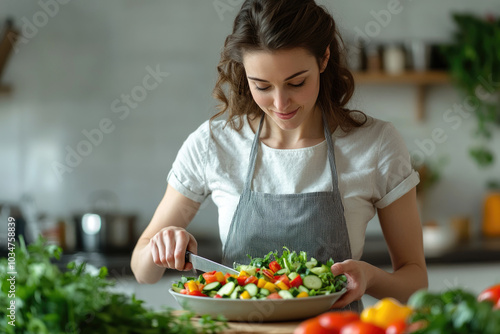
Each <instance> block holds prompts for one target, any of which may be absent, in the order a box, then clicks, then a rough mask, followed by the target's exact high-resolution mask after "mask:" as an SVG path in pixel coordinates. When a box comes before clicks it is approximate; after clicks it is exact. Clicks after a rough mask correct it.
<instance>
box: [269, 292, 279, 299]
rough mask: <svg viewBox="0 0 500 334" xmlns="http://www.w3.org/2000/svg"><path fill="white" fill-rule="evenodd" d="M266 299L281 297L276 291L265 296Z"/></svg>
mask: <svg viewBox="0 0 500 334" xmlns="http://www.w3.org/2000/svg"><path fill="white" fill-rule="evenodd" d="M266 299H283V298H281V296H280V295H279V294H278V293H277V292H273V293H271V294H270V295H269V296H267V297H266Z"/></svg>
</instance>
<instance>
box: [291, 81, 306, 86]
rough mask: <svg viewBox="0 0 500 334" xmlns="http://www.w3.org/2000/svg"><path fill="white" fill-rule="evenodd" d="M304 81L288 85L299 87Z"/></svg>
mask: <svg viewBox="0 0 500 334" xmlns="http://www.w3.org/2000/svg"><path fill="white" fill-rule="evenodd" d="M305 82H306V81H305V80H304V81H302V82H301V83H298V84H290V86H292V87H301V86H304V83H305Z"/></svg>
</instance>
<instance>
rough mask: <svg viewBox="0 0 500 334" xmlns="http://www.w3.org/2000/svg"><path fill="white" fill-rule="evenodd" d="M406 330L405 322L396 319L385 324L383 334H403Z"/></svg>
mask: <svg viewBox="0 0 500 334" xmlns="http://www.w3.org/2000/svg"><path fill="white" fill-rule="evenodd" d="M405 331H406V322H405V321H404V320H398V321H395V322H393V323H392V324H390V325H389V326H387V328H386V329H385V334H403V333H405Z"/></svg>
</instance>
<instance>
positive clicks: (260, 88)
mask: <svg viewBox="0 0 500 334" xmlns="http://www.w3.org/2000/svg"><path fill="white" fill-rule="evenodd" d="M255 88H257V90H268V89H269V86H267V87H259V86H255Z"/></svg>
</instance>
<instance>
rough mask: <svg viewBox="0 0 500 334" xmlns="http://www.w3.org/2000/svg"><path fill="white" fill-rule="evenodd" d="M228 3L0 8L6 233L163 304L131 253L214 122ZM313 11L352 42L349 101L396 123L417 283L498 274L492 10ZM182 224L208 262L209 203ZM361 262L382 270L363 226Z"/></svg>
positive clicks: (213, 228)
mask: <svg viewBox="0 0 500 334" xmlns="http://www.w3.org/2000/svg"><path fill="white" fill-rule="evenodd" d="M241 3H242V1H240V0H237V1H228V0H209V1H193V0H191V1H180V0H177V1H159V0H154V1H147V2H139V1H131V0H122V1H120V0H109V1H104V2H103V1H96V0H91V1H82V0H73V1H69V0H41V1H38V2H33V1H15V0H2V1H1V2H0V31H1V33H2V34H1V35H0V38H2V39H3V40H2V41H1V42H0V43H1V44H0V205H1V211H0V216H1V224H2V226H3V224H5V226H6V222H7V219H8V217H15V218H16V220H17V223H18V224H17V233H18V234H25V235H26V237H27V238H28V239H30V238H33V237H34V236H35V235H37V234H40V233H42V234H44V235H45V236H46V237H47V238H49V240H50V241H51V242H54V243H57V244H59V245H61V246H62V247H63V248H64V249H65V254H66V255H65V258H64V259H63V260H65V261H69V260H73V259H80V260H82V261H90V262H91V263H93V264H94V265H96V266H100V265H106V266H108V267H109V268H112V270H111V273H112V276H113V275H114V276H115V278H119V279H120V282H122V283H123V284H122V285H121V288H122V289H124V290H126V291H131V292H132V291H133V292H135V293H137V294H138V297H139V298H140V297H143V298H145V299H146V300H147V302H148V303H149V304H150V305H153V306H157V305H161V304H164V303H165V299H169V298H170V297H169V296H168V294H167V293H166V292H165V296H164V297H165V299H162V298H160V299H161V300H158V298H153V297H152V296H151V295H148V293H152V292H151V291H154V290H156V289H157V286H156V287H143V286H138V285H136V284H134V280H133V278H132V277H131V276H130V268H129V263H128V262H129V260H130V251H131V248H132V247H133V246H134V244H135V241H136V240H137V238H138V236H139V234H140V232H141V231H142V230H143V229H144V228H145V227H146V225H147V224H148V223H149V221H150V219H151V217H152V215H153V213H154V210H155V208H156V206H157V205H158V203H159V201H160V199H161V198H162V196H163V193H164V191H165V189H166V185H167V184H166V176H167V173H168V171H169V170H170V168H171V165H172V163H173V161H174V159H175V156H176V153H177V151H178V149H179V148H180V146H181V145H182V143H183V141H184V140H185V139H186V138H187V136H188V135H189V134H190V133H191V132H192V131H194V130H195V129H196V128H197V127H198V126H199V125H200V124H201V123H202V122H203V121H205V120H206V119H208V118H209V117H211V116H212V115H213V114H214V112H215V105H216V101H215V100H214V99H213V98H212V96H211V93H212V88H213V86H214V83H215V80H216V65H217V63H218V59H219V55H220V51H221V47H222V45H223V42H224V39H225V37H226V36H227V35H228V34H229V33H230V31H231V27H232V21H233V19H234V17H235V15H236V12H237V10H238V9H239V7H240V5H241ZM318 3H320V4H323V5H324V6H325V7H326V8H327V9H328V10H329V11H330V12H331V13H332V14H333V16H334V18H335V19H336V21H337V24H338V26H339V30H340V32H341V34H342V36H343V38H344V41H345V43H346V46H347V52H348V55H349V57H348V63H349V66H350V67H351V68H352V70H353V73H355V78H356V82H357V88H356V92H355V95H354V97H353V99H352V101H351V103H350V107H351V108H354V109H359V110H362V111H364V112H365V113H367V114H369V115H371V116H374V117H377V118H381V119H383V120H386V121H390V122H392V123H393V124H394V125H395V126H396V128H397V129H398V130H399V131H400V132H401V134H402V135H403V137H404V139H405V141H406V144H407V146H408V149H409V151H410V154H411V156H412V160H413V163H414V166H415V168H416V169H418V170H419V172H420V175H421V179H422V182H421V184H420V185H419V207H420V213H421V217H422V223H423V227H424V238H425V244H426V255H427V257H428V263H429V273H430V279H431V286H430V288H431V289H442V288H444V287H449V286H455V285H461V286H467V287H469V288H471V289H473V290H474V291H479V290H481V288H483V287H485V286H486V285H491V283H494V282H495V281H496V282H498V281H500V270H499V269H498V268H500V267H499V266H498V264H500V239H499V237H500V199H499V198H500V195H499V194H498V185H499V183H498V181H499V180H500V127H499V126H498V123H499V120H500V116H499V115H500V111H499V110H500V107H499V105H500V98H499V92H500V78H499V74H500V67H499V65H498V64H499V62H500V60H499V59H500V51H499V46H498V43H496V45H495V44H494V43H493V44H488V43H491V41H490V40H488V38H485V37H488V36H494V34H495V32H494V31H495V30H494V29H495V28H494V26H495V24H494V23H492V22H495V21H496V22H497V23H496V27H497V28H496V34H497V36H498V33H499V32H498V29H499V28H498V27H499V26H500V24H498V20H499V14H500V0H489V1H481V2H471V1H467V0H441V1H431V0H421V1H396V0H388V1H387V0H370V1H368V0H359V1H355V2H353V1H334V0H323V1H318ZM456 13H459V14H462V15H463V18H462V20H461V21H456V20H454V18H453V15H454V14H456ZM474 18H477V21H478V22H476V21H475V20H474ZM460 29H462V30H460ZM459 31H461V34H459V33H458V32H459ZM464 34H467V36H469V35H468V34H471V35H470V36H473V38H472V42H471V38H469V39H467V38H460V36H463V35H464ZM467 43H469V44H467ZM477 45H482V46H484V47H485V48H486V49H487V50H491V51H490V52H486V54H489V56H484V54H485V53H484V50H480V48H481V47H476V46H477ZM443 50H448V53H446V52H443ZM481 52H483V53H481ZM471 53H472V56H471ZM484 57H486V58H484ZM485 59H486V60H485ZM463 64H466V66H465V65H463ZM487 66H490V67H487ZM491 69H493V70H491ZM494 69H496V71H494ZM481 71H482V72H481ZM470 87H472V88H470ZM478 129H479V130H480V131H478ZM4 230H5V229H2V231H0V237H1V241H0V245H1V246H4V245H5V242H6V241H5V240H6V232H5V231H4ZM189 230H190V231H191V232H192V233H193V234H194V235H195V236H196V237H197V239H198V242H199V244H200V246H199V253H200V254H202V255H205V256H207V257H209V258H213V259H215V260H218V259H219V257H220V253H221V249H220V241H219V236H218V227H217V211H216V208H215V206H214V205H213V203H212V202H211V200H207V202H206V203H204V204H203V206H202V208H201V210H200V211H199V213H198V214H197V216H196V217H195V219H194V221H193V223H192V224H191V225H190V227H189ZM364 259H365V260H366V261H369V262H371V263H373V264H375V265H379V266H381V267H384V268H388V266H389V265H390V261H389V260H390V259H389V255H388V253H387V250H386V248H385V246H384V242H383V238H382V234H381V231H380V227H379V225H378V221H377V219H376V218H375V219H374V220H373V221H372V222H370V224H369V228H368V230H367V242H366V246H365V255H364ZM169 274H171V276H175V275H177V274H178V273H170V272H167V275H166V276H168V275H169ZM467 275H472V276H467ZM478 276H479V277H480V278H479V279H480V280H483V281H484V284H483V285H481V283H482V282H483V281H480V283H477V281H476V283H474V279H476V278H477V277H478ZM169 277H170V276H169ZM479 285H480V286H479ZM165 291H166V290H165ZM141 293H143V294H142V295H141ZM366 302H367V303H370V300H369V299H368V300H367V301H366Z"/></svg>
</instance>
